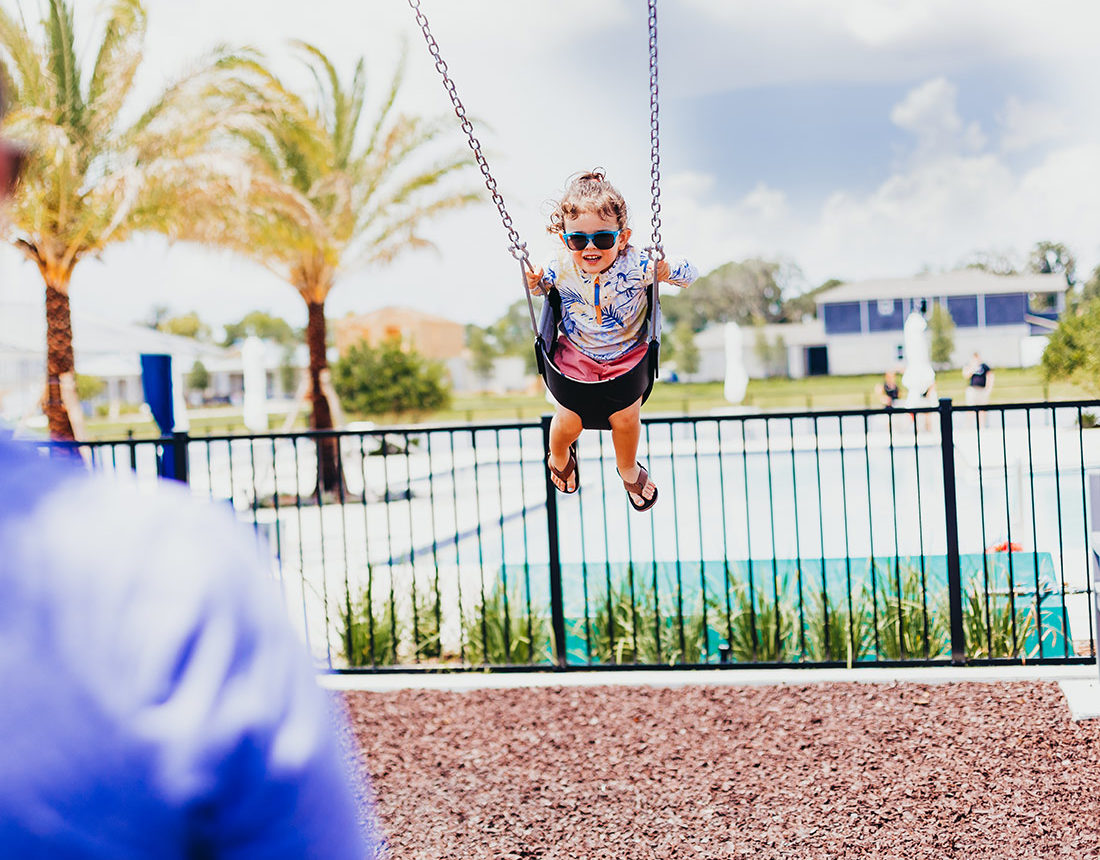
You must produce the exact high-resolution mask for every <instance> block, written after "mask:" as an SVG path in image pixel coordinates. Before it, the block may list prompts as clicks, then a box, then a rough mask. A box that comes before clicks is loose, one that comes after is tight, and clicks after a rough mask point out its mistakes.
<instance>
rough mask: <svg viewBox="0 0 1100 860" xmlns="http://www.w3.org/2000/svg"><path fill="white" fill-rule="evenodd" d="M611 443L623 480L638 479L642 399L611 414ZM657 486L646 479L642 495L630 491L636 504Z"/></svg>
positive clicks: (646, 498) (651, 496) (650, 495)
mask: <svg viewBox="0 0 1100 860" xmlns="http://www.w3.org/2000/svg"><path fill="white" fill-rule="evenodd" d="M610 420H611V443H612V444H613V445H614V446H615V465H616V466H617V467H618V469H619V476H620V477H621V478H622V479H623V480H624V481H630V482H633V481H636V480H638V442H639V440H640V439H641V438H642V399H641V398H640V397H639V398H638V399H637V400H636V401H634V403H633V404H631V405H630V406H628V407H626V409H620V410H619V411H618V412H615V413H614V414H612V416H611V419H610ZM656 489H657V487H656V485H654V483H653V482H652V481H646V485H645V486H644V487H643V488H642V495H641V496H639V495H638V494H637V493H631V494H630V495H631V496H633V497H634V499H635V501H636V502H637V503H638V504H642V503H643V502H644V501H648V500H649V499H652V498H653V493H654V491H656Z"/></svg>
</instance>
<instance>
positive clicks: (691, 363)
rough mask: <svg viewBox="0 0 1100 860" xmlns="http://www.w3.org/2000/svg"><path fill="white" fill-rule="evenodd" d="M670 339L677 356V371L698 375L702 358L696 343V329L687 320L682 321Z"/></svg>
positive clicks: (673, 330) (674, 329)
mask: <svg viewBox="0 0 1100 860" xmlns="http://www.w3.org/2000/svg"><path fill="white" fill-rule="evenodd" d="M670 339H671V341H672V342H673V344H674V347H673V354H674V355H675V356H676V369H677V370H678V371H679V372H680V373H686V374H692V373H698V372H699V363H700V360H701V358H702V356H701V355H700V354H699V347H698V345H696V343H695V329H693V328H692V327H691V324H690V323H689V322H688V321H687V320H680V322H678V323H677V324H676V326H675V327H674V328H673V329H672V337H671V338H670Z"/></svg>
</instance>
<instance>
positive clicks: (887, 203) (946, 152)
mask: <svg viewBox="0 0 1100 860" xmlns="http://www.w3.org/2000/svg"><path fill="white" fill-rule="evenodd" d="M891 118H892V119H893V120H894V122H895V123H896V124H897V125H898V126H899V127H901V128H903V129H905V130H907V131H909V132H910V133H911V134H912V136H913V145H912V148H911V150H910V152H909V155H908V157H905V158H903V159H901V160H900V162H899V164H898V166H897V167H896V168H895V170H894V171H893V172H892V173H891V174H890V175H889V176H888V177H887V178H885V179H884V180H883V181H882V182H881V183H879V184H878V185H877V187H875V188H874V189H872V190H871V191H869V192H866V193H855V192H852V191H849V190H844V189H838V190H836V191H835V192H834V193H832V194H830V195H829V196H828V197H827V199H826V200H825V201H824V202H823V203H821V204H820V205H819V206H817V207H815V208H813V209H811V210H803V211H798V210H796V209H794V208H793V207H791V206H790V205H789V202H788V200H787V198H786V195H785V194H784V192H783V191H782V190H780V189H775V188H769V187H766V186H757V187H756V188H754V189H753V190H752V191H751V192H749V193H747V194H745V195H743V196H742V197H740V198H739V199H737V200H735V201H732V202H729V203H725V202H715V201H713V200H712V199H711V197H712V191H713V187H714V184H715V183H714V182H713V181H708V180H707V178H706V177H702V176H698V175H691V176H687V177H682V178H681V177H677V181H676V182H675V184H674V185H672V187H673V188H674V189H675V193H676V196H677V200H678V202H677V204H676V206H675V210H674V211H677V212H679V213H681V215H682V216H683V218H682V220H678V221H676V222H674V224H675V226H674V227H673V228H671V229H670V230H669V231H668V236H669V239H670V242H669V243H668V244H669V246H670V247H673V243H675V244H676V245H679V244H680V243H683V244H684V245H685V246H689V247H693V248H700V247H701V248H704V249H706V250H705V251H703V252H701V253H702V254H703V256H702V258H701V259H699V260H698V262H699V264H700V265H701V266H702V267H703V268H704V269H709V268H713V267H715V266H717V265H720V264H721V263H723V262H726V261H728V260H731V259H738V258H743V257H746V256H749V255H752V254H761V253H762V254H765V255H770V256H776V257H788V258H793V259H794V260H796V261H797V262H798V263H799V264H800V265H801V266H802V268H803V270H804V271H805V273H806V275H807V278H808V280H809V281H810V282H811V283H820V282H822V281H824V280H825V279H826V278H830V277H841V278H846V279H858V278H866V277H875V276H883V275H906V274H912V273H913V272H916V271H919V270H921V269H922V268H924V267H925V266H931V267H932V268H943V267H950V266H953V265H956V264H957V263H958V262H959V261H960V260H962V259H964V258H966V257H967V256H969V255H971V254H972V253H974V252H976V251H981V250H989V249H993V248H1001V249H1006V250H1007V251H1008V252H1009V253H1010V254H1011V255H1013V256H1017V257H1020V256H1022V255H1023V254H1024V253H1025V252H1026V251H1027V250H1028V249H1029V248H1030V247H1031V246H1032V245H1034V244H1035V243H1036V242H1038V241H1040V240H1044V239H1050V240H1054V241H1061V242H1065V243H1067V244H1068V245H1069V246H1070V247H1071V248H1073V249H1074V250H1075V251H1076V252H1077V254H1078V257H1079V263H1080V265H1079V269H1080V270H1081V271H1082V272H1084V271H1088V270H1090V269H1091V268H1092V267H1093V266H1094V265H1096V264H1097V262H1100V207H1097V206H1096V202H1095V189H1097V188H1100V143H1095V142H1091V141H1090V142H1087V143H1068V144H1066V145H1063V146H1061V147H1057V148H1054V149H1051V150H1050V151H1049V152H1048V153H1047V154H1046V155H1045V157H1043V158H1042V160H1041V161H1039V162H1038V163H1037V164H1034V165H1033V166H1031V167H1029V168H1026V169H1019V168H1017V169H1014V168H1013V167H1012V166H1011V165H1010V163H1009V162H1008V161H1007V160H1006V159H1005V158H1004V156H1003V154H1002V152H1001V151H1000V150H998V151H991V150H988V149H986V148H985V147H984V145H983V140H982V138H980V137H979V135H978V134H977V133H975V132H974V131H973V130H972V129H971V127H970V126H969V125H968V124H967V123H966V122H965V121H964V120H963V118H962V117H961V116H960V115H959V113H958V109H957V103H956V90H955V87H954V85H953V84H952V83H951V82H950V81H947V80H945V79H942V78H938V79H934V80H932V81H929V82H927V83H925V84H923V85H921V86H920V87H917V88H916V89H914V90H912V91H911V92H909V93H908V94H907V95H906V96H905V97H904V98H903V99H902V101H901V102H899V103H898V104H897V105H896V106H895V107H894V109H893V110H892V112H891ZM684 198H688V200H687V201H685V199H684Z"/></svg>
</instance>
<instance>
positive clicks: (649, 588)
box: [571, 565, 717, 666]
mask: <svg viewBox="0 0 1100 860" xmlns="http://www.w3.org/2000/svg"><path fill="white" fill-rule="evenodd" d="M666 595H667V597H666V598H665V599H663V600H658V597H657V592H656V590H655V589H654V587H653V584H652V582H643V581H642V580H641V579H640V578H638V577H635V575H634V568H633V566H632V565H631V566H629V567H628V568H627V576H626V577H625V578H624V579H621V580H619V581H618V582H616V583H613V584H612V586H611V592H610V595H607V594H604V595H601V596H600V597H598V598H597V599H596V601H595V605H596V609H595V614H594V615H592V616H590V617H589V618H587V619H579V620H577V621H574V622H573V624H572V627H571V629H572V633H573V635H574V636H576V637H577V638H580V639H581V640H582V641H583V642H584V643H585V645H584V650H583V651H581V652H580V653H578V654H576V655H574V656H577V657H579V658H580V659H581V660H585V661H587V662H592V663H614V664H619V665H622V664H628V665H649V666H658V665H669V666H672V665H677V664H684V663H688V664H693V663H706V662H708V660H709V659H710V657H711V654H710V648H709V645H708V638H709V635H710V631H709V630H708V626H709V625H708V623H707V622H708V620H717V615H716V610H715V609H714V608H713V607H712V606H711V605H710V603H709V602H708V603H707V604H706V608H704V603H703V601H702V599H701V598H697V599H696V600H695V601H694V602H693V605H692V607H691V609H690V611H687V612H685V611H684V610H683V608H682V607H680V606H679V605H678V604H677V602H676V599H675V597H674V596H672V595H673V588H672V586H671V585H669V588H668V590H667V591H666ZM681 630H682V631H683V636H682V638H681Z"/></svg>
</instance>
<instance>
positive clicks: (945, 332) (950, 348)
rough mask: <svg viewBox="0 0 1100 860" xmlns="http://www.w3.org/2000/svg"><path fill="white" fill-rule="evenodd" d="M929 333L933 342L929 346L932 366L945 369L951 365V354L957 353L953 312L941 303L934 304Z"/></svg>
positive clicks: (929, 322)
mask: <svg viewBox="0 0 1100 860" xmlns="http://www.w3.org/2000/svg"><path fill="white" fill-rule="evenodd" d="M928 331H929V334H930V336H931V341H930V343H929V346H928V352H929V357H930V358H931V359H932V364H934V365H936V366H937V367H945V366H947V365H949V364H950V363H951V353H953V352H954V351H955V321H954V320H953V319H951V312H950V311H949V310H948V309H947V306H946V305H944V304H941V303H940V302H933V304H932V311H931V313H930V314H929V316H928Z"/></svg>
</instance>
